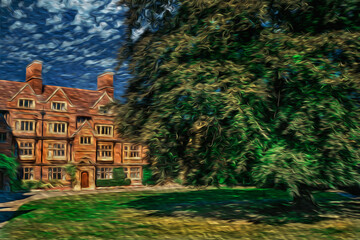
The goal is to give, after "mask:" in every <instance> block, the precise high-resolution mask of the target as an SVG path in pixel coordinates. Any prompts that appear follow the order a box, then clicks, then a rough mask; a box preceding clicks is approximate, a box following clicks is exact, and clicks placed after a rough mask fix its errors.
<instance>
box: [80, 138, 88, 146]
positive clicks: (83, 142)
mask: <svg viewBox="0 0 360 240" xmlns="http://www.w3.org/2000/svg"><path fill="white" fill-rule="evenodd" d="M80 144H83V145H90V144H91V137H80Z"/></svg>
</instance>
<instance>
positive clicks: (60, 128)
mask: <svg viewBox="0 0 360 240" xmlns="http://www.w3.org/2000/svg"><path fill="white" fill-rule="evenodd" d="M49 132H51V133H57V134H62V133H66V123H59V122H57V123H49Z"/></svg>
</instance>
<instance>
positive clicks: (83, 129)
mask: <svg viewBox="0 0 360 240" xmlns="http://www.w3.org/2000/svg"><path fill="white" fill-rule="evenodd" d="M85 135H86V136H92V137H95V131H94V129H93V128H92V127H91V125H90V123H89V122H88V121H87V120H86V121H85V122H84V123H83V124H82V125H81V126H80V127H79V128H78V129H77V130H76V131H75V132H74V133H73V134H72V136H71V137H77V136H85Z"/></svg>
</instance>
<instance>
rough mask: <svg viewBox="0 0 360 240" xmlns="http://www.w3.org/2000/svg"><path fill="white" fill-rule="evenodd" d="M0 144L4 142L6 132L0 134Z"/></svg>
mask: <svg viewBox="0 0 360 240" xmlns="http://www.w3.org/2000/svg"><path fill="white" fill-rule="evenodd" d="M0 142H6V132H0Z"/></svg>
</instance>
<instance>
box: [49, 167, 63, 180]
mask: <svg viewBox="0 0 360 240" xmlns="http://www.w3.org/2000/svg"><path fill="white" fill-rule="evenodd" d="M48 177H49V180H65V169H63V168H62V167H49V168H48Z"/></svg>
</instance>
